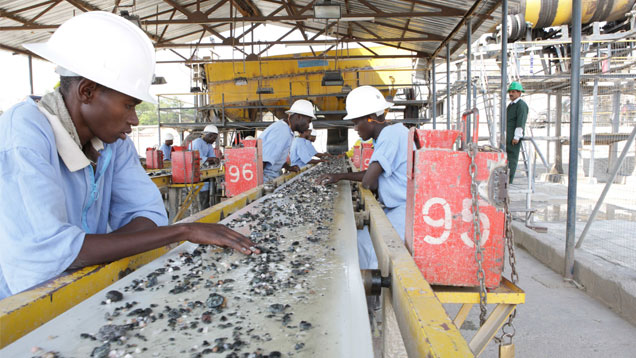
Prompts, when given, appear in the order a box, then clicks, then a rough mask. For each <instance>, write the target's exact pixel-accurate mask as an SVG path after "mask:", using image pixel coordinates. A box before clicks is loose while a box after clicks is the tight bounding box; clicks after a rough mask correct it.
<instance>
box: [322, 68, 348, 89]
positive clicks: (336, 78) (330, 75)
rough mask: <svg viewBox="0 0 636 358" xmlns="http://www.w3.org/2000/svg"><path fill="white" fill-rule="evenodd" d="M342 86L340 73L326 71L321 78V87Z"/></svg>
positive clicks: (342, 81)
mask: <svg viewBox="0 0 636 358" xmlns="http://www.w3.org/2000/svg"><path fill="white" fill-rule="evenodd" d="M343 84H344V80H343V79H342V75H341V74H340V71H326V72H325V75H324V76H322V85H323V86H342V85H343Z"/></svg>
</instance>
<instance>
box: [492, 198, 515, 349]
mask: <svg viewBox="0 0 636 358" xmlns="http://www.w3.org/2000/svg"><path fill="white" fill-rule="evenodd" d="M509 206H510V195H507V196H506V200H505V202H504V210H505V214H506V224H505V225H506V245H507V246H508V261H509V262H510V269H511V273H510V281H511V282H512V283H514V284H516V283H517V282H519V275H518V274H517V258H516V256H515V234H514V232H513V231H512V214H510V208H509ZM516 315H517V309H515V310H514V311H512V313H511V314H510V316H508V321H506V323H504V325H503V326H502V327H501V336H500V337H495V341H496V342H497V343H499V344H500V345H501V344H503V340H504V339H505V338H506V337H507V338H509V339H510V343H509V344H512V339H513V337H514V336H515V333H516V329H515V326H514V324H513V321H514V319H515V316H516Z"/></svg>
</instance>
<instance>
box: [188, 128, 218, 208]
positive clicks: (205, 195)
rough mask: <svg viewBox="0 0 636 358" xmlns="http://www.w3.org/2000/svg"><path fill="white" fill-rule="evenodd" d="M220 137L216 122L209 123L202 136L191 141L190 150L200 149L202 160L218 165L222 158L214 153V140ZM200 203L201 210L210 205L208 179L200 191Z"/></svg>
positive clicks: (205, 162)
mask: <svg viewBox="0 0 636 358" xmlns="http://www.w3.org/2000/svg"><path fill="white" fill-rule="evenodd" d="M218 137H219V129H218V128H217V127H216V126H215V125H214V124H208V125H207V126H205V128H204V129H203V133H202V134H201V137H199V138H197V139H195V140H194V141H192V143H190V147H189V148H188V149H189V150H198V151H199V158H201V162H202V163H204V164H208V165H217V164H219V162H220V160H219V158H217V157H216V154H215V153H214V146H213V144H214V142H216V139H217V138H218ZM199 204H200V205H201V210H203V209H207V208H209V207H210V182H208V181H206V182H205V184H203V187H202V188H201V191H199Z"/></svg>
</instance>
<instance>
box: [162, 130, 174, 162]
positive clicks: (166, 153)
mask: <svg viewBox="0 0 636 358" xmlns="http://www.w3.org/2000/svg"><path fill="white" fill-rule="evenodd" d="M173 143H174V136H173V135H172V133H168V134H166V140H165V141H164V142H163V144H162V145H161V147H159V149H160V150H161V151H162V152H163V160H170V154H172V144H173Z"/></svg>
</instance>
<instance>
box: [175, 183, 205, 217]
mask: <svg viewBox="0 0 636 358" xmlns="http://www.w3.org/2000/svg"><path fill="white" fill-rule="evenodd" d="M204 184H205V183H196V184H172V185H171V186H170V187H172V188H190V190H188V195H186V197H185V199H184V200H183V204H181V207H180V208H179V211H177V215H175V216H174V221H179V220H181V218H182V217H183V215H185V213H186V211H187V210H188V208H190V205H192V203H193V202H194V200H195V198H196V197H197V195H199V192H200V191H201V188H203V185H204Z"/></svg>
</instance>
